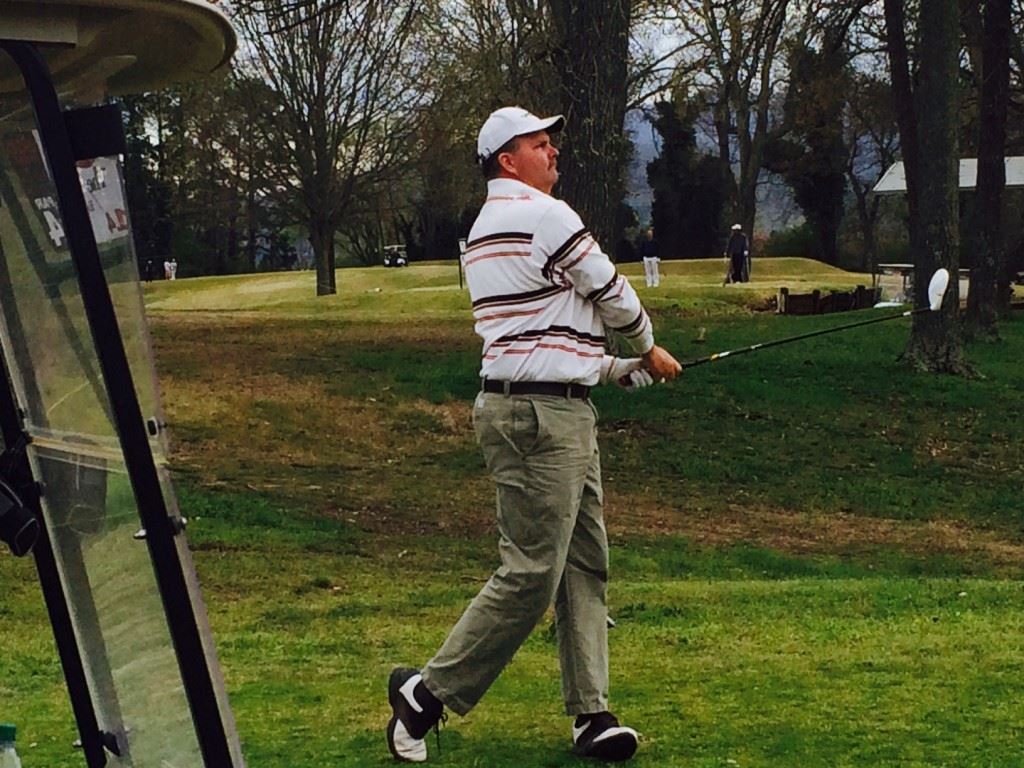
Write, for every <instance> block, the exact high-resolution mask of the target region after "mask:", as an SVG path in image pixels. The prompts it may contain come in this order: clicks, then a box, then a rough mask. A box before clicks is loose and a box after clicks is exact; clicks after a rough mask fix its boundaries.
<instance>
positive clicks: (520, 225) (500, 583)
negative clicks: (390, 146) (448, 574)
mask: <svg viewBox="0 0 1024 768" xmlns="http://www.w3.org/2000/svg"><path fill="white" fill-rule="evenodd" d="M564 122H565V121H564V120H563V118H562V117H561V116H558V117H549V118H543V119H542V118H538V117H536V116H534V115H532V114H530V113H529V112H527V111H526V110H524V109H521V108H519V107H505V108H504V109H499V110H497V111H496V112H494V113H492V114H491V116H490V117H488V118H487V121H486V122H485V123H484V125H483V127H482V128H481V129H480V134H479V137H478V141H477V153H478V156H479V160H480V162H481V164H482V166H483V172H484V176H485V177H486V178H487V180H488V181H487V199H486V200H485V202H484V205H483V207H482V208H481V210H480V214H479V216H478V217H477V219H476V222H475V223H474V224H473V228H472V230H471V231H470V233H469V242H468V244H467V247H466V251H465V253H464V254H463V257H462V258H463V266H464V267H465V272H466V278H467V282H468V284H469V291H470V297H471V299H472V305H473V315H474V319H475V322H476V331H477V333H478V334H479V335H480V336H481V337H482V338H483V362H482V364H481V369H480V375H481V379H482V386H481V392H480V394H479V395H478V396H477V398H476V402H475V404H474V406H473V425H474V429H475V431H476V437H477V441H478V442H479V444H480V446H481V448H482V449H483V454H484V459H485V461H486V463H487V468H488V470H489V471H490V473H491V475H492V476H493V477H494V480H495V482H496V483H497V487H498V495H497V506H498V532H499V545H498V548H499V553H500V556H501V566H500V567H499V568H498V569H497V570H496V571H495V572H494V574H493V575H492V576H491V578H490V580H489V581H488V582H487V583H486V584H485V585H484V587H483V588H482V589H481V590H480V593H479V594H478V595H477V596H476V597H475V598H474V599H473V601H472V602H471V603H470V605H469V607H468V608H467V609H466V612H465V613H464V614H463V615H462V618H461V619H459V621H458V622H457V623H456V625H455V627H454V628H453V629H452V630H451V633H450V634H449V635H448V638H447V639H446V640H445V642H444V644H443V645H442V646H441V648H440V650H438V651H437V653H436V655H435V656H434V657H433V658H432V659H430V661H428V662H427V663H426V665H425V666H424V667H423V668H422V669H419V670H417V669H408V668H399V669H396V670H394V671H393V672H392V673H391V679H390V681H389V686H388V699H389V702H390V704H391V709H392V717H391V720H390V722H389V723H388V728H387V740H388V746H389V748H390V749H391V752H392V754H393V755H394V756H395V757H396V758H398V759H399V760H406V761H411V762H422V761H424V760H426V758H427V748H426V743H425V740H424V737H425V736H426V735H427V733H428V731H429V730H430V729H431V727H435V728H436V725H437V723H438V721H439V720H440V719H441V718H442V716H443V714H444V707H447V708H448V709H451V710H453V711H454V712H457V713H458V714H460V715H465V714H466V713H467V712H469V710H470V709H472V708H473V707H474V706H475V705H476V703H477V702H478V701H480V699H481V697H482V696H483V695H484V693H485V692H486V691H487V689H488V688H489V687H490V686H491V684H492V683H493V682H494V680H495V678H497V677H498V675H499V674H500V673H501V671H502V670H503V669H504V668H505V665H507V664H508V663H509V661H510V660H511V659H512V657H513V655H514V654H515V652H516V650H517V649H518V648H519V646H520V645H521V644H522V643H523V641H524V640H525V639H526V638H527V636H528V635H529V634H530V631H531V630H532V629H533V628H534V626H535V625H536V624H537V622H538V621H539V620H540V618H541V617H542V616H543V615H544V612H545V611H546V610H547V608H548V606H549V605H551V603H552V601H553V602H554V605H555V621H556V628H557V634H558V649H559V660H560V662H561V670H562V696H563V699H564V702H565V710H566V712H567V713H568V714H569V715H574V716H575V717H576V720H575V722H574V724H573V727H572V739H573V751H574V752H575V753H576V754H578V755H582V756H586V757H593V758H598V759H602V760H625V759H628V758H629V757H631V756H632V755H633V753H634V752H635V751H636V747H637V734H636V731H634V730H633V729H632V728H626V727H623V726H621V725H619V722H618V720H616V719H615V717H614V716H613V715H612V714H611V713H610V712H609V711H608V635H607V619H608V611H607V607H606V603H605V592H606V587H607V581H608V541H607V537H606V535H605V528H604V520H603V515H602V509H601V505H602V500H603V497H602V492H601V469H600V457H599V453H598V447H597V439H596V437H597V433H596V421H597V413H596V411H595V410H594V406H593V405H592V404H591V402H590V388H591V387H592V386H594V385H595V384H597V383H599V382H607V381H614V382H616V383H618V384H619V385H621V386H624V387H627V388H633V387H638V386H645V385H647V384H650V383H651V382H652V381H653V380H655V379H656V380H659V381H661V380H665V379H672V378H674V377H675V376H677V375H678V374H679V373H680V371H681V368H680V365H679V363H678V362H677V361H676V360H675V359H674V358H673V357H672V356H671V355H670V354H669V353H668V352H666V351H665V350H664V349H662V348H661V347H657V346H655V345H654V337H653V332H652V329H651V321H650V319H649V318H648V316H647V313H646V312H645V311H644V309H643V307H642V306H641V305H640V301H639V300H638V299H637V295H636V293H635V292H634V290H633V288H632V287H631V286H630V284H629V283H628V282H627V281H626V279H625V278H623V277H622V276H621V275H618V274H617V273H616V271H615V267H614V265H613V264H612V263H611V262H610V261H609V259H608V257H607V256H605V254H604V253H602V252H601V249H600V247H598V245H597V243H596V242H595V241H594V238H593V237H592V236H591V235H590V233H589V232H588V231H587V229H586V227H584V226H583V223H582V222H581V221H580V218H579V216H577V215H576V213H575V212H574V211H573V210H572V209H571V208H570V207H569V206H568V205H566V204H565V203H564V202H561V201H559V200H557V199H555V198H554V197H552V196H551V190H552V188H553V187H554V185H555V182H556V181H557V180H558V169H557V158H558V150H557V149H555V147H554V146H553V145H552V143H551V135H552V134H554V133H556V132H558V131H559V130H561V128H562V126H563V124H564ZM606 329H610V330H613V331H615V332H616V334H617V335H618V336H619V338H620V339H621V341H622V343H623V344H624V345H626V346H628V347H629V348H631V349H632V350H633V352H634V354H636V355H638V356H637V357H635V358H631V359H621V358H617V357H612V356H610V355H608V354H606V353H605V339H606Z"/></svg>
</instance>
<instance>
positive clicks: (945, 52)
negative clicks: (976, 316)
mask: <svg viewBox="0 0 1024 768" xmlns="http://www.w3.org/2000/svg"><path fill="white" fill-rule="evenodd" d="M920 14H921V15H920V29H921V45H920V50H921V62H920V64H921V66H920V80H919V82H920V85H919V86H918V88H917V93H916V94H915V96H916V98H915V101H914V107H915V111H916V114H917V125H918V141H919V142H920V145H919V149H920V155H919V157H918V172H919V174H920V176H919V181H920V186H919V190H918V194H919V197H918V203H919V209H918V224H919V226H920V237H918V238H917V244H918V246H919V248H918V249H917V252H916V253H914V265H915V270H914V295H915V299H916V304H917V306H919V307H924V306H927V305H928V283H929V282H930V280H931V277H932V274H933V273H934V271H935V270H936V269H939V268H940V267H944V268H946V269H948V270H949V273H950V275H951V279H950V282H949V290H948V291H947V295H946V299H945V301H944V302H943V307H942V309H941V310H940V311H939V312H926V313H924V314H921V315H916V316H915V317H914V325H913V329H912V332H911V335H910V341H909V342H908V343H907V349H906V352H905V353H904V357H905V359H906V361H907V362H908V363H909V364H910V365H912V366H913V367H915V368H918V369H921V370H928V371H943V372H949V373H965V372H967V368H966V366H965V364H964V360H963V344H962V340H961V333H960V324H959V321H958V314H959V305H960V299H959V296H958V293H959V291H958V280H957V275H958V271H959V270H958V267H959V256H960V254H959V251H960V235H959V216H960V214H959V205H958V195H959V189H960V184H959V176H960V147H959V140H958V132H959V131H958V127H959V98H958V88H959V80H958V75H959V60H958V55H959V51H960V8H959V3H958V2H957V0H929V2H926V3H922V4H921V11H920ZM925 158H927V162H923V160H924V159H925Z"/></svg>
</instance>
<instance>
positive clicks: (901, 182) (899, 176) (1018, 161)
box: [872, 157, 1024, 195]
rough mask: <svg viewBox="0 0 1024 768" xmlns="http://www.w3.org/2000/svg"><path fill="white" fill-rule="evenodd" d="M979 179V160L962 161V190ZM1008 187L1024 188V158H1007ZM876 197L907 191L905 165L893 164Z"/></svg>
mask: <svg viewBox="0 0 1024 768" xmlns="http://www.w3.org/2000/svg"><path fill="white" fill-rule="evenodd" d="M977 179H978V160H977V158H974V157H966V158H964V159H963V160H961V161H960V189H974V188H975V186H976V183H977ZM1006 186H1008V187H1024V157H1008V158H1006ZM872 191H873V192H874V193H875V194H876V195H895V194H899V193H902V192H906V191H907V176H906V173H905V172H904V170H903V163H893V164H892V165H891V166H889V170H887V171H886V172H885V173H884V174H882V178H880V179H879V180H878V183H877V184H875V188H874V189H873V190H872Z"/></svg>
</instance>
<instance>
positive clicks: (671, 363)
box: [601, 346, 683, 391]
mask: <svg viewBox="0 0 1024 768" xmlns="http://www.w3.org/2000/svg"><path fill="white" fill-rule="evenodd" d="M682 370H683V368H682V366H681V365H680V364H679V363H678V361H677V360H676V359H675V358H674V357H672V355H670V354H669V353H668V352H667V351H665V350H664V349H663V348H662V347H657V346H655V347H651V349H650V350H648V352H647V353H646V354H644V356H643V357H627V358H620V357H612V356H611V355H606V356H605V358H604V360H602V361H601V383H602V384H607V383H608V382H609V381H614V382H615V383H616V384H618V385H619V386H620V387H622V388H623V389H626V390H630V391H632V390H636V389H640V388H641V387H648V386H650V385H651V384H653V383H654V382H655V381H668V380H670V379H674V378H675V377H676V376H678V375H679V373H680V372H681V371H682Z"/></svg>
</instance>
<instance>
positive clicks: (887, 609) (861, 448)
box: [0, 259, 1024, 768]
mask: <svg viewBox="0 0 1024 768" xmlns="http://www.w3.org/2000/svg"><path fill="white" fill-rule="evenodd" d="M662 266H663V269H662V272H663V280H662V285H661V287H660V288H659V289H657V290H648V289H644V288H642V287H641V288H639V289H638V290H639V291H640V293H641V296H642V297H643V298H644V300H645V302H646V303H647V305H648V306H649V307H651V308H652V313H653V314H654V315H655V322H656V328H657V332H658V337H659V341H660V343H662V344H663V345H665V346H667V347H668V348H669V349H670V350H672V351H673V352H675V353H676V354H677V356H678V357H680V358H682V359H688V358H693V357H699V356H703V355H706V354H708V353H710V352H713V351H720V350H723V349H728V348H733V347H736V346H741V345H747V344H751V343H754V342H757V341H763V340H766V339H769V338H777V337H781V336H787V335H790V334H794V333H800V332H803V331H806V330H810V329H813V328H817V327H826V326H829V325H832V324H837V323H839V322H842V321H844V320H846V319H848V318H847V317H846V316H826V317H813V318H792V317H779V316H775V315H772V314H770V313H765V312H763V311H759V310H760V309H762V308H763V307H764V306H766V304H767V299H768V298H769V297H771V296H773V295H774V294H775V291H776V290H777V288H778V287H779V286H781V285H789V286H791V287H793V288H794V289H795V290H804V289H805V288H804V287H803V286H805V287H806V289H807V290H809V289H810V288H816V287H820V288H848V287H850V286H853V285H857V284H858V283H861V284H862V283H864V282H865V276H863V275H851V274H847V273H843V272H840V271H838V270H832V269H830V268H828V267H823V266H821V265H817V264H814V263H812V262H806V261H803V260H797V259H778V260H760V261H758V262H757V263H756V264H755V275H756V278H757V279H756V281H755V282H754V283H751V284H749V285H746V286H729V287H725V288H723V287H721V285H720V280H721V275H720V274H719V273H720V272H721V271H722V269H721V267H720V264H719V263H718V262H717V261H712V262H667V263H664V264H663V265H662ZM623 271H625V272H626V273H627V274H629V275H631V276H632V277H633V283H634V285H637V284H638V283H639V284H641V285H642V282H643V281H642V278H641V279H638V278H637V276H638V275H639V274H640V272H639V268H638V266H637V265H627V266H626V267H625V268H624V270H623ZM338 284H339V289H340V293H339V294H338V295H337V296H334V297H328V298H322V299H314V298H313V297H312V294H313V278H312V276H311V275H310V274H309V273H292V274H285V275H265V276H250V277H238V278H208V279H197V280H182V281H177V282H175V283H159V284H153V285H151V286H147V292H146V293H147V305H148V307H149V309H150V312H151V314H152V318H153V335H154V343H155V347H156V350H157V367H158V371H159V378H160V384H161V388H162V390H163V398H164V401H165V405H166V408H167V413H168V421H169V423H170V425H171V430H172V448H173V455H172V459H173V462H174V466H175V476H176V479H177V484H178V490H179V494H180V496H181V499H182V504H181V506H182V509H183V511H184V512H185V514H186V515H188V516H189V517H190V518H191V519H192V523H191V525H190V527H189V538H190V542H191V544H192V547H193V550H194V553H195V559H196V563H197V568H198V570H199V572H200V577H201V580H202V582H203V585H204V592H205V599H206V602H207V607H208V610H209V612H210V617H211V623H212V625H213V629H214V632H215V635H216V638H217V644H218V651H219V653H220V656H221V660H222V663H223V666H224V671H225V676H226V679H227V684H228V688H229V690H230V692H231V698H232V704H233V708H234V711H235V715H236V718H237V720H238V727H239V731H240V734H241V737H242V740H243V745H244V751H245V754H246V758H247V761H248V763H249V765H250V766H253V767H254V768H257V767H259V766H270V767H271V768H277V767H278V766H280V767H281V768H307V767H308V768H314V767H315V768H321V767H322V766H353V767H354V766H374V765H388V764H391V759H390V756H389V754H388V752H387V748H386V746H385V744H384V740H383V727H384V724H385V722H386V720H387V716H388V709H387V705H386V701H385V696H384V688H385V684H386V679H387V674H388V671H389V670H390V668H391V667H392V666H393V665H395V664H419V663H422V662H423V661H425V659H426V658H427V657H429V655H430V654H431V653H432V652H433V651H434V650H435V649H436V647H437V645H438V644H439V643H440V642H441V640H442V639H443V638H444V635H445V634H446V632H447V630H448V629H449V628H450V626H451V624H452V623H453V622H454V621H455V619H456V618H457V617H458V615H459V614H460V612H461V610H462V609H463V608H464V606H465V604H466V603H467V602H468V600H469V599H470V598H471V597H472V596H473V595H474V594H475V592H476V590H477V589H478V588H479V587H480V585H481V584H482V583H483V581H484V580H485V579H486V578H487V576H488V574H489V572H490V569H491V568H492V567H493V566H494V564H495V561H496V554H495V547H494V531H493V522H492V519H493V488H492V486H491V483H490V481H489V479H488V478H487V477H486V474H485V472H484V469H483V465H482V460H481V459H480V456H479V452H478V450H477V448H476V446H475V444H474V442H473V438H472V428H471V425H470V420H469V411H470V404H471V401H472V397H473V394H474V392H475V390H476V388H477V382H476V379H475V371H476V368H477V365H478V353H479V349H478V343H477V340H476V338H475V337H474V336H473V333H472V327H471V323H470V321H469V313H468V300H467V297H466V294H465V293H464V292H462V291H460V290H459V288H458V274H457V272H456V270H455V265H454V264H436V265H424V266H415V267H410V268H408V269H404V270H384V269H380V268H378V269H359V270H345V271H342V272H339V276H338ZM858 316H863V317H869V316H870V315H869V314H867V313H859V315H858ZM701 329H704V330H703V333H701ZM908 329H909V326H908V324H907V323H906V322H905V321H894V322H892V323H886V324H882V325H877V326H869V327H867V328H864V329H858V330H855V331H851V332H848V333H844V334H841V335H835V336H826V337H821V338H817V339H813V340H809V341H807V342H803V343H799V344H794V345H790V346H787V347H781V348H778V349H774V350H767V351H765V352H759V353H755V354H752V355H748V356H744V357H741V358H737V359H735V360H727V361H723V362H721V363H715V364H712V365H709V366H704V367H701V368H698V369H694V370H693V371H690V372H688V373H687V374H686V375H685V376H684V377H683V379H682V380H681V381H679V382H677V383H673V384H671V385H667V386H663V387H657V388H652V389H650V390H647V391H643V392H640V393H636V394H627V393H623V392H620V391H617V390H612V389H608V390H602V391H598V392H597V394H596V397H595V402H596V404H597V407H598V409H599V411H600V412H601V414H602V435H603V441H602V453H603V456H602V460H603V464H604V474H605V490H606V495H607V499H606V507H607V518H608V526H609V531H610V535H611V538H612V543H613V550H612V569H613V576H612V586H611V593H610V602H611V609H612V615H613V616H614V617H615V619H616V621H617V622H618V626H617V627H616V628H615V629H614V630H613V631H612V632H611V644H612V682H613V685H612V698H613V707H614V708H615V710H616V711H617V712H619V713H620V714H621V715H622V717H623V719H624V720H627V721H628V722H629V723H630V724H634V725H635V726H636V727H637V728H638V729H639V730H640V732H641V734H642V737H643V742H642V745H641V751H640V752H639V754H638V756H637V758H636V760H635V761H634V764H635V765H637V766H652V767H653V766H665V767H666V768H667V767H670V766H671V767H675V766H681V767H684V768H689V767H693V768H698V767H699V768H705V767H708V768H710V767H711V766H715V767H718V766H722V767H723V768H725V767H729V766H740V767H742V768H748V767H750V768H753V767H755V766H801V767H803V766H822V767H825V766H828V767H832V766H872V767H874V766H894V767H895V766H900V767H901V768H903V767H905V766H920V768H936V767H937V766H950V767H951V768H952V767H954V766H955V767H957V768H960V767H962V766H979V767H981V766H995V767H999V768H1002V767H1004V766H1005V767H1006V768H1011V767H1013V766H1021V765H1024V746H1022V745H1024V693H1022V690H1021V680H1022V678H1024V649H1022V644H1024V585H1022V583H1021V581H1020V577H1021V576H1022V574H1024V526H1022V513H1021V503H1020V489H1021V481H1022V479H1024V456H1022V447H1021V446H1022V445H1024V422H1022V421H1021V414H1022V412H1024V389H1022V388H1021V387H1020V383H1019V382H1020V373H1021V360H1022V358H1024V322H1022V321H1021V319H1020V318H1013V319H1011V320H1010V321H1007V322H1006V323H1004V325H1003V326H1002V331H1003V341H1002V342H1001V343H999V344H989V345H982V346H977V347H972V348H971V349H970V350H969V358H970V359H971V361H972V362H973V363H974V365H975V366H976V368H977V369H978V371H979V372H980V373H981V374H982V376H983V377H979V378H977V379H971V380H966V379H958V378H952V377H944V376H939V377H935V376H925V375H921V374H914V373H909V372H907V371H906V370H905V369H903V368H902V367H901V366H900V364H899V363H898V361H897V357H898V355H899V352H900V351H901V349H902V347H903V345H904V344H905V342H906V339H907V334H908ZM700 336H703V337H704V338H705V339H706V341H705V342H703V343H697V342H696V341H695V339H697V338H698V337H700ZM0 583H3V584H4V585H5V587H6V593H5V597H4V599H2V600H0V626H3V630H4V631H3V632H2V633H0V720H5V719H9V720H12V721H16V722H17V723H18V724H19V742H20V744H21V753H22V760H23V762H24V764H25V766H26V768H33V767H34V766H47V768H63V767H64V766H79V765H82V764H83V761H82V757H81V754H80V753H78V752H75V751H74V750H72V749H70V746H69V745H70V743H71V741H72V740H73V739H74V738H75V734H74V725H73V720H72V718H71V714H70V706H69V705H68V703H67V694H66V692H65V690H64V687H63V679H62V677H61V673H60V668H59V664H58V662H57V660H56V654H55V651H54V648H53V641H52V637H51V636H50V634H49V627H48V623H47V620H46V616H45V611H44V610H43V606H42V599H41V596H40V594H39V589H38V587H37V586H36V584H35V583H34V569H33V567H32V564H31V563H30V562H24V561H17V560H14V559H13V558H10V557H0ZM569 724H570V721H569V720H568V718H565V717H564V716H562V715H561V707H560V700H559V686H558V669H557V654H556V649H555V646H554V640H553V633H552V627H551V624H550V617H549V618H546V619H545V620H544V621H543V622H542V623H541V625H540V626H539V627H538V628H537V630H536V631H535V632H534V633H533V635H532V636H531V637H530V638H529V640H528V641H527V643H526V644H525V646H524V647H523V649H522V650H521V652H520V653H519V655H518V656H517V657H516V660H515V661H514V662H513V664H512V665H511V666H510V667H509V669H508V670H507V671H506V673H505V674H504V675H503V676H502V677H501V678H500V679H499V680H498V682H497V683H496V684H495V686H494V688H493V689H492V690H491V691H490V692H489V693H488V695H487V697H486V698H485V699H484V701H483V702H482V703H481V705H480V706H479V707H478V708H477V709H475V710H474V711H473V712H472V713H471V714H470V715H469V716H468V717H466V718H457V717H453V718H452V720H451V721H450V722H449V724H448V727H447V728H446V729H445V730H443V731H442V733H441V740H442V751H441V753H440V755H437V749H436V745H434V743H433V741H432V740H431V741H430V742H429V745H428V746H430V747H431V753H432V757H431V762H432V764H437V765H448V766H506V765H515V766H517V768H527V767H532V766H571V765H583V764H584V763H582V762H580V761H576V760H574V759H573V758H572V757H571V755H569V753H568V749H567V745H568V743H569Z"/></svg>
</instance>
